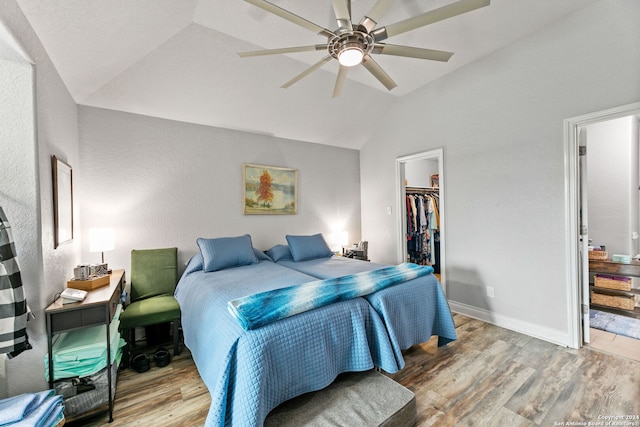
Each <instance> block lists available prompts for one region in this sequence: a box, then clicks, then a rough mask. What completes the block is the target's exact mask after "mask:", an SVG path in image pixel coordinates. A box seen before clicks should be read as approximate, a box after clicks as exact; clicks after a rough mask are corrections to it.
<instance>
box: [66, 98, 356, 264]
mask: <svg viewBox="0 0 640 427" xmlns="http://www.w3.org/2000/svg"><path fill="white" fill-rule="evenodd" d="M79 111H80V113H79V123H80V137H81V138H80V139H81V141H82V142H81V161H82V163H83V164H85V165H87V167H85V168H84V169H83V174H82V176H80V178H79V181H78V188H79V197H80V199H81V201H82V202H81V204H82V208H81V212H82V218H83V223H82V234H83V235H87V232H88V229H89V228H91V227H101V226H102V227H106V226H108V227H114V228H115V232H116V242H115V250H114V251H111V252H106V253H105V261H106V262H108V263H109V265H110V266H111V267H113V268H123V267H124V268H126V269H128V268H129V259H130V252H131V249H143V248H157V247H167V246H177V247H178V249H179V257H180V260H181V261H186V260H187V259H188V258H189V257H190V256H192V255H193V254H195V253H196V252H197V250H198V249H197V245H196V239H197V238H198V237H227V236H236V235H240V234H245V233H249V234H250V235H251V236H252V240H253V243H254V246H255V247H257V248H259V249H262V250H266V249H269V248H270V247H271V246H273V245H275V244H278V243H286V240H285V235H286V234H310V233H318V232H322V233H325V237H327V238H328V233H330V232H332V231H338V230H345V231H347V232H348V233H349V240H351V241H358V240H360V169H359V152H358V151H356V150H351V149H342V148H336V147H329V146H326V145H320V144H310V143H301V142H297V141H291V140H284V139H279V138H274V137H271V136H267V135H257V134H252V133H246V132H241V131H233V130H226V129H218V128H212V127H207V126H200V125H193V124H187V123H182V122H176V121H170V120H164V119H157V118H150V117H146V116H140V115H135V114H130V113H122V112H115V111H111V110H103V109H98V108H94V107H80V109H79ZM243 163H253V164H262V165H270V166H280V167H288V168H294V169H298V213H297V214H295V215H243V213H242V212H243V203H244V199H243V193H242V164H243ZM88 244H89V242H88V241H83V243H82V252H83V257H84V258H83V259H84V260H86V261H87V262H97V261H98V260H99V259H100V255H99V254H95V253H93V254H92V253H89V252H88Z"/></svg>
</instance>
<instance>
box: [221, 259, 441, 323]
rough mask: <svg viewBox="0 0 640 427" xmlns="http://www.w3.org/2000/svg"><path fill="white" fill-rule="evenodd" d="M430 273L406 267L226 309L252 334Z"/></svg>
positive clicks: (283, 291)
mask: <svg viewBox="0 0 640 427" xmlns="http://www.w3.org/2000/svg"><path fill="white" fill-rule="evenodd" d="M430 273H433V268H432V267H430V266H422V265H417V264H412V263H404V264H400V265H397V266H389V267H383V268H380V269H377V270H372V271H365V272H362V273H357V274H351V275H348V276H343V277H337V278H332V279H326V280H318V281H314V282H307V283H303V284H301V285H297V286H290V287H286V288H280V289H274V290H270V291H266V292H260V293H257V294H253V295H249V296H246V297H242V298H238V299H235V300H232V301H229V302H228V304H227V308H228V310H229V312H230V313H231V315H232V316H234V317H235V318H236V319H237V320H238V322H239V323H240V325H242V327H243V328H244V329H245V330H251V329H256V328H259V327H261V326H264V325H266V324H268V323H271V322H274V321H276V320H280V319H284V318H286V317H289V316H293V315H295V314H298V313H302V312H304V311H308V310H312V309H314V308H317V307H322V306H325V305H328V304H332V303H334V302H338V301H344V300H347V299H351V298H357V297H360V296H364V295H368V294H371V293H373V292H376V291H379V290H381V289H385V288H387V287H389V286H392V285H395V284H397V283H402V282H405V281H407V280H411V279H415V278H416V277H420V276H425V275H427V274H430Z"/></svg>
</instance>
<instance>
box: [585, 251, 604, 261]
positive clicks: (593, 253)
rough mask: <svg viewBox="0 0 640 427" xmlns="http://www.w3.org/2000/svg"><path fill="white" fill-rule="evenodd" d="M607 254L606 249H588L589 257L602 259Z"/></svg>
mask: <svg viewBox="0 0 640 427" xmlns="http://www.w3.org/2000/svg"><path fill="white" fill-rule="evenodd" d="M608 256H609V253H608V252H607V251H589V259H598V260H604V259H607V257H608Z"/></svg>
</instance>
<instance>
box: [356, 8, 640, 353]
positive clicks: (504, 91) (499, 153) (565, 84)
mask: <svg viewBox="0 0 640 427" xmlns="http://www.w3.org/2000/svg"><path fill="white" fill-rule="evenodd" d="M638 16H640V2H637V1H635V0H602V1H599V2H597V3H595V4H593V5H592V6H590V7H587V8H585V9H583V10H581V11H579V12H577V13H575V14H573V15H571V16H568V17H567V18H566V19H564V20H562V21H559V22H557V23H556V24H555V25H552V26H549V27H547V28H545V29H543V30H542V31H540V32H538V33H536V34H534V35H532V36H530V37H527V38H525V39H523V40H521V41H519V42H517V43H515V44H513V45H511V46H508V47H506V48H505V49H502V50H500V51H497V52H495V53H494V54H493V55H491V56H490V57H487V58H485V59H482V60H480V61H477V62H475V63H473V64H471V65H469V66H467V67H465V68H463V69H461V70H459V71H458V72H456V73H454V74H452V75H449V76H447V77H444V78H442V79H439V80H438V81H435V82H433V83H431V84H429V85H427V86H425V87H423V88H422V89H420V90H418V91H417V92H415V93H414V94H412V95H411V96H408V97H406V98H402V99H401V100H400V101H399V102H398V103H397V105H396V106H395V107H394V109H393V110H392V111H391V112H390V114H388V115H387V117H385V120H384V124H385V126H384V127H383V126H381V127H379V128H378V129H377V130H376V132H374V135H375V136H374V137H373V138H372V139H371V140H370V141H369V142H368V143H367V144H366V145H365V147H364V148H363V149H362V151H361V171H362V172H361V176H362V178H361V181H362V212H363V216H362V231H363V234H364V235H366V236H367V238H368V240H369V242H370V248H371V249H370V251H369V254H370V257H371V258H372V259H375V260H376V261H382V262H395V261H398V260H397V259H396V256H397V255H396V254H397V253H398V252H397V247H398V244H399V243H400V241H401V239H400V238H399V236H398V235H397V230H398V227H397V221H399V219H398V217H397V215H392V216H388V215H386V212H385V206H389V205H393V204H394V202H395V200H396V198H397V193H396V191H397V190H396V182H395V175H394V174H395V168H394V166H395V165H394V160H393V159H394V158H396V157H398V156H403V155H407V154H411V153H416V152H422V151H427V150H430V149H435V148H438V147H444V160H445V163H444V177H443V178H442V179H444V180H445V181H446V184H447V185H446V198H447V210H446V218H445V220H446V223H447V235H446V242H447V249H446V251H447V253H446V257H447V272H446V273H447V287H448V297H449V298H450V301H451V304H452V307H453V308H454V309H455V310H458V311H464V312H466V313H468V314H472V315H474V316H477V317H481V318H484V319H486V320H489V321H493V322H495V323H498V324H501V325H504V326H507V327H511V328H513V329H516V330H520V331H523V332H526V333H530V334H532V335H535V336H540V337H543V338H546V339H548V340H551V341H554V342H559V343H568V342H569V337H568V333H569V319H568V315H567V304H568V302H567V291H566V289H567V286H568V284H567V283H566V281H565V278H566V277H567V269H568V268H571V266H570V265H568V264H569V263H568V260H567V250H566V245H567V242H565V241H564V236H565V235H566V233H565V231H566V230H565V182H564V168H565V163H564V150H563V120H564V119H566V118H570V117H575V116H578V115H580V114H586V113H589V112H594V111H599V110H604V109H606V108H611V107H614V106H618V105H625V104H630V103H632V102H637V101H638V99H640V79H638V76H639V75H640V50H638V49H637V40H639V39H640V26H638V25H637V17H638ZM389 141H394V143H393V144H390V143H389ZM486 286H492V287H494V289H495V298H487V297H486V290H485V287H486Z"/></svg>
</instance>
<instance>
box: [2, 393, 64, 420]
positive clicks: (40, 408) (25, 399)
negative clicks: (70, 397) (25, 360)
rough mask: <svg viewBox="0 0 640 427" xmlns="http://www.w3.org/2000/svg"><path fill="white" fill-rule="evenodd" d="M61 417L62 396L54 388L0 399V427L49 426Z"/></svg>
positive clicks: (62, 416)
mask: <svg viewBox="0 0 640 427" xmlns="http://www.w3.org/2000/svg"><path fill="white" fill-rule="evenodd" d="M63 418H64V415H63V405H62V396H57V395H55V391H54V390H45V391H41V392H38V393H24V394H21V395H19V396H15V397H9V398H6V399H2V400H0V426H1V427H4V426H7V427H8V426H11V427H27V426H29V427H50V426H55V425H57V424H58V423H60V421H62V419H63Z"/></svg>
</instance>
